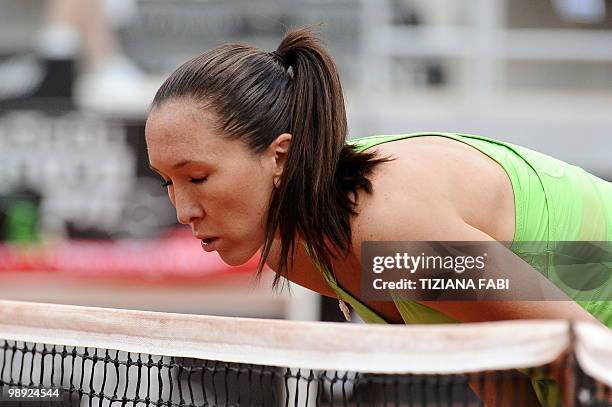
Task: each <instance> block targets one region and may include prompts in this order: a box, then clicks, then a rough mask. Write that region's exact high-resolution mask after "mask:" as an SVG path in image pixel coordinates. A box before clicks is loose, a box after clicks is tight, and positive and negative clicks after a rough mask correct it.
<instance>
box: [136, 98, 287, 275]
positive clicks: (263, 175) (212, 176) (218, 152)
mask: <svg viewBox="0 0 612 407" xmlns="http://www.w3.org/2000/svg"><path fill="white" fill-rule="evenodd" d="M213 120H214V117H213V115H212V114H211V113H209V112H207V111H205V110H203V109H202V108H201V107H200V106H199V105H198V104H197V103H196V102H193V101H191V100H189V99H170V100H167V101H164V102H162V104H161V105H160V106H158V107H156V108H154V109H153V111H152V112H151V113H150V114H149V117H148V120H147V125H146V140H147V149H148V154H149V163H150V165H151V167H152V168H153V169H154V170H155V171H156V172H157V173H159V175H160V176H161V177H162V178H163V180H164V182H165V183H166V184H168V186H167V188H168V196H169V197H170V201H171V202H172V204H173V205H174V207H175V208H176V216H177V218H178V221H179V222H180V223H182V224H184V225H189V226H190V227H191V230H192V233H193V234H194V236H195V237H196V238H198V239H200V240H202V239H209V238H215V240H214V241H213V242H212V243H210V244H209V245H208V247H207V251H208V250H216V251H217V252H218V253H219V255H220V256H221V258H222V259H223V261H224V262H226V263H227V264H229V265H240V264H243V263H245V262H247V261H248V260H249V259H250V258H251V257H253V255H254V254H255V253H256V252H257V250H258V249H259V248H260V247H261V246H262V244H263V242H264V234H265V233H264V227H265V219H266V214H267V208H268V202H269V199H270V195H271V193H272V190H273V188H274V181H275V180H276V179H277V178H278V177H279V176H280V172H281V171H282V162H283V159H284V154H285V153H286V151H287V148H288V144H289V140H290V138H291V136H290V135H288V134H283V135H280V136H279V137H278V138H277V139H276V140H275V141H274V142H273V143H272V144H271V145H270V146H269V147H268V149H267V150H266V151H264V152H263V153H261V154H254V153H252V152H251V151H250V150H249V149H248V148H247V146H246V145H245V144H244V143H243V142H242V141H240V140H229V139H227V138H226V137H223V136H222V135H221V134H219V132H218V131H217V130H216V127H215V122H214V121H213Z"/></svg>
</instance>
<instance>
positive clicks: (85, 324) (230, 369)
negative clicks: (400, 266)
mask: <svg viewBox="0 0 612 407" xmlns="http://www.w3.org/2000/svg"><path fill="white" fill-rule="evenodd" d="M0 386H1V387H2V395H1V396H0V397H2V398H1V399H0V400H2V401H1V402H0V405H5V403H6V405H12V404H14V405H23V406H28V407H29V406H31V405H43V406H44V405H48V406H54V405H58V406H59V405H66V406H126V405H127V406H168V407H174V406H176V407H179V406H289V405H298V406H315V405H325V406H361V405H363V406H415V407H421V406H423V407H425V406H481V405H486V406H530V405H546V406H612V391H611V386H612V332H611V331H610V330H608V329H606V328H603V327H601V326H598V325H595V324H591V323H576V324H570V323H568V322H565V321H513V322H503V323H479V324H463V325H437V326H372V325H368V326H363V325H355V324H336V323H318V322H294V321H278V320H260V319H241V318H223V317H210V316H196V315H182V314H164V313H155V312H143V311H127V310H116V309H103V308H88V307H74V306H66V305H50V304H34V303H22V302H13V301H0ZM46 402H53V403H56V404H45V403H46Z"/></svg>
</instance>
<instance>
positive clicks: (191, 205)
mask: <svg viewBox="0 0 612 407" xmlns="http://www.w3.org/2000/svg"><path fill="white" fill-rule="evenodd" d="M178 192H179V191H176V190H175V192H174V207H175V209H176V218H177V220H178V221H179V223H181V224H183V225H190V224H192V223H194V222H195V221H197V220H198V219H201V218H202V217H204V209H203V208H202V206H201V204H200V203H199V202H198V201H197V200H196V199H193V198H192V197H190V196H189V194H186V193H178Z"/></svg>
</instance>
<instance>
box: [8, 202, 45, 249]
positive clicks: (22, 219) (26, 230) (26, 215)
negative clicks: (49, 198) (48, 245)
mask: <svg viewBox="0 0 612 407" xmlns="http://www.w3.org/2000/svg"><path fill="white" fill-rule="evenodd" d="M40 200H41V197H40V195H39V194H38V193H36V192H34V191H31V190H19V191H13V192H11V193H9V194H6V195H4V196H0V240H3V241H6V242H11V243H37V242H39V241H40V228H39V218H40V216H39V207H40Z"/></svg>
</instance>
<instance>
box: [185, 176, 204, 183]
mask: <svg viewBox="0 0 612 407" xmlns="http://www.w3.org/2000/svg"><path fill="white" fill-rule="evenodd" d="M207 179H208V177H204V178H191V179H190V180H189V182H191V183H192V184H201V183H203V182H205V181H206V180H207Z"/></svg>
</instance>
